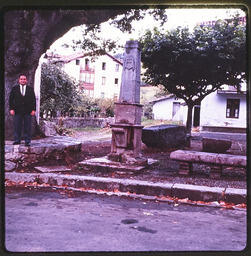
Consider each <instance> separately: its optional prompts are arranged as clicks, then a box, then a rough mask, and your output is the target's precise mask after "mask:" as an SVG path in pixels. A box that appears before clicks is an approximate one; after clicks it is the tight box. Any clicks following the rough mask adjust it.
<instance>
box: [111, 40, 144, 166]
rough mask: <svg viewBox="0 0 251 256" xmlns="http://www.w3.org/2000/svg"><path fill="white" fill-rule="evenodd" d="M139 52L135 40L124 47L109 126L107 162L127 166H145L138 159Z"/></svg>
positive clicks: (139, 126) (140, 133)
mask: <svg viewBox="0 0 251 256" xmlns="http://www.w3.org/2000/svg"><path fill="white" fill-rule="evenodd" d="M140 59H141V57H140V49H139V43H138V42H137V41H127V42H126V45H125V53H124V61H123V72H122V82H121V88H120V96H119V100H118V102H116V103H115V123H114V124H112V125H111V127H112V144H111V153H110V154H109V155H108V159H110V160H112V161H118V162H122V163H126V164H136V165H145V164H147V160H146V159H144V158H142V156H141V137H142V128H143V126H142V125H141V116H142V105H141V104H139V102H140V65H141V61H140Z"/></svg>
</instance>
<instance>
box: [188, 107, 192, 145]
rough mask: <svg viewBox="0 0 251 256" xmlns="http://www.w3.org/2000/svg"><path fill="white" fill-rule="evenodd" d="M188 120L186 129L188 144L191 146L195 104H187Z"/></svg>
mask: <svg viewBox="0 0 251 256" xmlns="http://www.w3.org/2000/svg"><path fill="white" fill-rule="evenodd" d="M187 108H188V109H187V122H186V131H187V146H188V147H190V146H191V130H192V117H193V105H192V104H187Z"/></svg>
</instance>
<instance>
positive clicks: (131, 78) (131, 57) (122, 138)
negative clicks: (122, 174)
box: [78, 41, 158, 171]
mask: <svg viewBox="0 0 251 256" xmlns="http://www.w3.org/2000/svg"><path fill="white" fill-rule="evenodd" d="M140 59H141V58H140V49H139V43H138V42H137V41H128V42H127V43H126V46H125V53H124V62H123V72H122V82H121V88H120V95H119V100H118V102H116V103H115V122H114V124H111V127H112V141H111V152H110V154H108V156H105V157H100V158H92V159H88V160H84V161H82V162H79V164H78V166H79V168H83V169H84V168H87V169H89V170H90V169H92V170H94V171H95V170H100V169H101V170H102V171H103V170H104V171H105V170H123V171H127V170H129V171H140V170H142V169H144V168H146V167H147V166H150V165H154V164H155V163H157V162H158V161H156V160H154V159H146V158H144V157H142V155H141V137H142V128H143V126H142V125H141V116H142V105H141V104H139V102H140V64H141V61H140Z"/></svg>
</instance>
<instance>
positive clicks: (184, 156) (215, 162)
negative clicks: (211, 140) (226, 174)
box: [170, 150, 247, 178]
mask: <svg viewBox="0 0 251 256" xmlns="http://www.w3.org/2000/svg"><path fill="white" fill-rule="evenodd" d="M170 159H172V160H177V161H179V162H180V168H179V174H182V175H189V174H190V173H191V172H192V167H193V166H192V164H193V163H199V164H207V165H209V166H210V167H211V171H210V177H211V178H218V177H220V176H221V174H222V169H223V166H231V167H241V168H246V166H247V157H246V156H240V155H230V154H218V153H209V152H198V151H189V150H176V151H173V152H171V154H170Z"/></svg>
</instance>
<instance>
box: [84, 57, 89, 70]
mask: <svg viewBox="0 0 251 256" xmlns="http://www.w3.org/2000/svg"><path fill="white" fill-rule="evenodd" d="M89 64H90V61H89V59H85V70H89Z"/></svg>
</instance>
